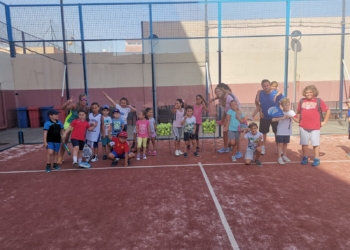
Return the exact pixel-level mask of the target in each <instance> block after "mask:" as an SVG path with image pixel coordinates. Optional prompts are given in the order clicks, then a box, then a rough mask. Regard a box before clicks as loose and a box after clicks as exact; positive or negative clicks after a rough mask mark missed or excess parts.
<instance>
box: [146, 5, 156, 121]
mask: <svg viewBox="0 0 350 250" xmlns="http://www.w3.org/2000/svg"><path fill="white" fill-rule="evenodd" d="M148 8H149V31H150V32H149V33H150V36H149V37H150V39H151V73H152V102H153V113H154V119H155V120H156V121H157V119H158V109H157V92H156V89H157V87H156V79H155V63H154V50H153V49H154V48H153V46H154V45H153V25H152V4H149V5H148Z"/></svg>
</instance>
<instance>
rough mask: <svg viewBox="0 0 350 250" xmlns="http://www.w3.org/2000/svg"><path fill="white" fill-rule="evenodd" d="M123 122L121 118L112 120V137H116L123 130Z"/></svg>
mask: <svg viewBox="0 0 350 250" xmlns="http://www.w3.org/2000/svg"><path fill="white" fill-rule="evenodd" d="M124 124H125V123H124V121H123V119H122V118H118V119H114V118H113V119H112V135H118V134H119V133H120V132H121V131H122V128H123V125H124Z"/></svg>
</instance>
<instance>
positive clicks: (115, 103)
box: [102, 91, 117, 107]
mask: <svg viewBox="0 0 350 250" xmlns="http://www.w3.org/2000/svg"><path fill="white" fill-rule="evenodd" d="M102 93H103V94H104V96H105V97H106V98H107V99H108V100H109V101H110V102H111V103H112V104H113V106H114V107H115V106H116V105H117V101H114V100H113V99H112V98H111V97H110V96H109V95H107V94H106V93H105V92H104V91H102Z"/></svg>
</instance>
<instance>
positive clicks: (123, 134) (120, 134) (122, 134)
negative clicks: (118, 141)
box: [118, 131, 128, 138]
mask: <svg viewBox="0 0 350 250" xmlns="http://www.w3.org/2000/svg"><path fill="white" fill-rule="evenodd" d="M118 137H125V138H128V133H127V132H125V131H122V132H120V133H119V134H118Z"/></svg>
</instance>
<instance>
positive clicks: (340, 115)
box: [339, 0, 347, 118]
mask: <svg viewBox="0 0 350 250" xmlns="http://www.w3.org/2000/svg"><path fill="white" fill-rule="evenodd" d="M344 52H345V0H343V4H342V20H341V44H340V83H339V118H343V94H344V92H343V88H344V64H343V60H344ZM345 91H347V90H346V89H345Z"/></svg>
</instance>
